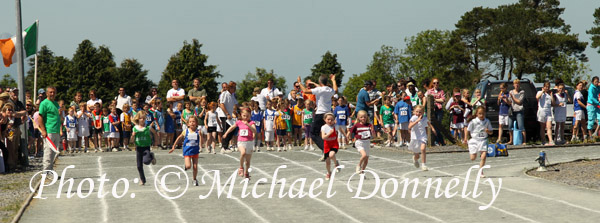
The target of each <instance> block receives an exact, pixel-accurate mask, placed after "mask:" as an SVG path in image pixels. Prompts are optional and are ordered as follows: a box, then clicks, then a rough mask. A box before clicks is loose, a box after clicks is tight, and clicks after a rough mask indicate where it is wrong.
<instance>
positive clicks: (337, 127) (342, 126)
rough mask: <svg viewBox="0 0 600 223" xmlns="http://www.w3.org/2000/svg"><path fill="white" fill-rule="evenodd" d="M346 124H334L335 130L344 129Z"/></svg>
mask: <svg viewBox="0 0 600 223" xmlns="http://www.w3.org/2000/svg"><path fill="white" fill-rule="evenodd" d="M346 129H347V128H346V125H335V130H336V131H338V132H339V131H346Z"/></svg>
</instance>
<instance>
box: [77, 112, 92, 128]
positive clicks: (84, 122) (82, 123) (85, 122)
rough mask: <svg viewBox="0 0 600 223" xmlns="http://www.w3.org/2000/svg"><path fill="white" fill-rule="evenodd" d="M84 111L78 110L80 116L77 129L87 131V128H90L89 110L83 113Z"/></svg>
mask: <svg viewBox="0 0 600 223" xmlns="http://www.w3.org/2000/svg"><path fill="white" fill-rule="evenodd" d="M82 113H83V111H78V112H77V116H80V115H81V117H80V118H78V119H77V129H79V131H80V132H83V131H86V130H85V129H89V128H90V117H88V116H87V114H89V112H87V111H86V112H85V114H82Z"/></svg>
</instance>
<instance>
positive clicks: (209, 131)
mask: <svg viewBox="0 0 600 223" xmlns="http://www.w3.org/2000/svg"><path fill="white" fill-rule="evenodd" d="M206 131H207V132H208V133H213V132H217V127H216V126H212V127H208V128H206Z"/></svg>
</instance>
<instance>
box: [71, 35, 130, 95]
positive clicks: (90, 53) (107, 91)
mask: <svg viewBox="0 0 600 223" xmlns="http://www.w3.org/2000/svg"><path fill="white" fill-rule="evenodd" d="M113 58H114V56H113V54H112V53H111V52H110V49H109V48H108V47H107V46H100V47H98V48H96V47H94V44H93V43H92V42H91V41H90V40H87V39H86V40H83V41H82V42H81V43H80V44H79V46H78V47H77V50H76V51H75V54H73V69H72V70H71V72H70V75H71V76H70V77H69V78H68V79H69V80H71V81H70V82H69V85H70V86H72V87H71V88H69V89H68V91H67V96H68V97H67V98H68V99H69V100H70V99H72V98H73V96H74V95H75V93H76V92H77V91H88V90H92V89H94V90H96V96H97V97H98V98H100V99H102V100H103V101H107V100H112V99H113V98H114V97H115V96H116V95H117V93H118V92H117V91H116V88H117V87H118V84H119V83H120V82H121V81H124V79H122V78H119V77H118V76H117V74H116V71H117V70H116V63H115V62H114V59H113ZM84 95H85V94H84Z"/></svg>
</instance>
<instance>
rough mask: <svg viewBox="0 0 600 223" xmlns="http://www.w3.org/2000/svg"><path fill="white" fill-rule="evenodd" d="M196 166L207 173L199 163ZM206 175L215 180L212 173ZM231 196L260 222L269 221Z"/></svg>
mask: <svg viewBox="0 0 600 223" xmlns="http://www.w3.org/2000/svg"><path fill="white" fill-rule="evenodd" d="M198 168H199V170H202V171H203V172H204V173H207V172H208V171H207V170H206V169H204V168H203V167H202V166H201V165H200V164H199V163H198ZM208 177H210V178H211V179H212V180H213V181H214V180H215V179H214V178H213V176H212V175H210V174H208ZM224 193H225V194H227V191H224ZM231 198H233V200H235V201H236V202H238V203H239V204H240V205H242V206H244V207H245V208H246V209H248V210H249V211H250V213H252V215H254V216H255V217H257V218H258V219H259V220H260V221H262V222H269V221H267V219H265V218H263V217H262V216H260V215H259V214H258V213H257V212H256V211H255V210H254V209H252V208H251V207H250V206H248V205H247V204H246V203H244V202H243V201H241V200H240V199H239V198H237V197H235V196H233V194H232V195H231Z"/></svg>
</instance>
